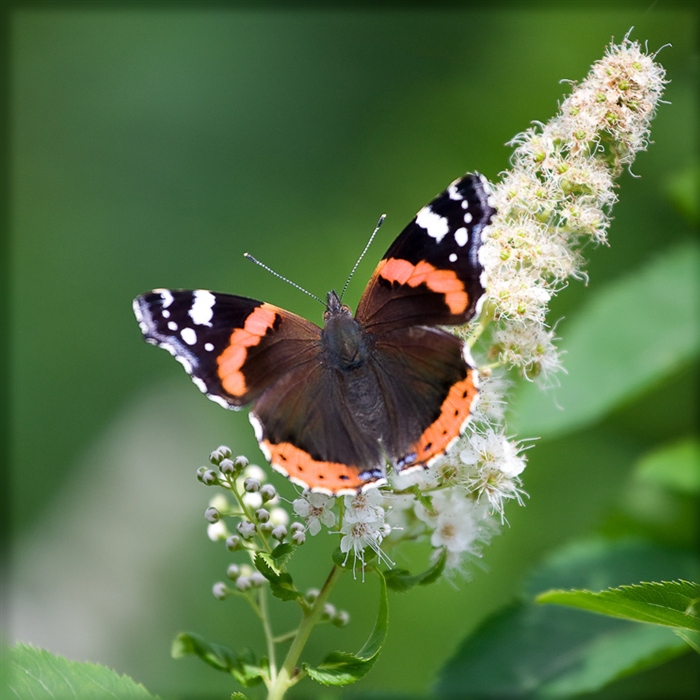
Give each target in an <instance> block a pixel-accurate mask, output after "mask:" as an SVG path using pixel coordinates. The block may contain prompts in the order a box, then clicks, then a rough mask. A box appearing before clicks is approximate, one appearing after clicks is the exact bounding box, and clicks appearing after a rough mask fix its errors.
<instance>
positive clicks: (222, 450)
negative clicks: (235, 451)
mask: <svg viewBox="0 0 700 700" xmlns="http://www.w3.org/2000/svg"><path fill="white" fill-rule="evenodd" d="M230 456H231V448H230V447H226V445H220V446H219V447H217V448H216V449H215V450H214V451H213V452H212V453H211V454H210V455H209V461H210V462H211V463H212V464H217V465H218V464H220V463H221V460H222V459H227V458H228V457H230Z"/></svg>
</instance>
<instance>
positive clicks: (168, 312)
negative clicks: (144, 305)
mask: <svg viewBox="0 0 700 700" xmlns="http://www.w3.org/2000/svg"><path fill="white" fill-rule="evenodd" d="M161 313H162V314H163V318H170V311H168V310H167V309H163V311H162V312H161Z"/></svg>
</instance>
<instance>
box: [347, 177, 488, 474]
mask: <svg viewBox="0 0 700 700" xmlns="http://www.w3.org/2000/svg"><path fill="white" fill-rule="evenodd" d="M494 213H495V209H494V208H493V205H492V197H491V194H490V191H489V187H488V183H487V182H486V180H485V179H484V178H483V177H482V176H480V175H477V174H467V175H465V176H464V177H462V178H460V179H458V180H455V181H454V182H453V183H452V184H451V185H450V186H449V187H448V188H447V189H446V190H445V191H444V192H442V193H441V194H439V195H438V196H437V197H436V198H435V199H434V200H433V201H432V202H430V204H428V205H426V206H425V207H423V208H422V209H421V210H420V211H419V212H418V214H417V215H416V216H415V217H414V219H413V220H412V221H411V222H410V223H409V224H408V226H406V228H405V229H404V230H403V231H402V232H401V233H400V234H399V236H398V238H397V239H396V240H395V241H394V242H393V243H392V245H391V246H390V247H389V249H388V250H387V252H386V254H385V255H384V257H383V258H382V260H381V261H380V263H379V265H378V266H377V268H376V270H375V272H374V274H373V275H372V278H371V279H370V281H369V284H368V285H367V287H366V289H365V292H364V294H363V295H362V299H361V300H360V304H359V307H358V310H357V313H356V316H355V317H356V319H357V320H358V321H359V322H360V323H361V324H362V326H363V327H364V328H365V330H366V331H367V333H368V334H370V336H371V337H372V344H373V347H374V352H373V354H372V366H373V369H374V371H375V373H376V375H377V378H378V381H379V383H380V384H381V386H382V395H383V397H384V403H385V406H386V412H387V416H388V420H389V422H390V424H391V425H392V428H391V430H390V431H389V432H388V435H389V436H390V441H389V444H388V451H389V454H390V457H391V459H392V461H393V462H394V465H395V466H396V468H397V469H398V470H403V469H407V468H410V467H412V466H414V465H421V464H423V465H424V464H427V463H429V462H430V460H431V459H433V458H434V457H436V456H438V455H440V454H442V453H443V452H444V451H445V450H446V449H447V448H448V447H449V445H450V444H451V443H452V442H453V441H454V440H455V439H456V438H457V437H458V436H459V434H460V433H461V431H462V429H463V427H464V425H465V423H466V422H467V420H468V419H469V415H470V413H471V410H472V407H473V403H474V400H475V398H476V396H477V372H476V370H475V369H474V368H473V362H472V361H471V359H470V357H469V353H468V350H467V348H466V346H465V344H464V343H463V342H462V341H461V340H460V339H459V338H457V337H456V336H454V335H452V334H450V333H447V332H446V331H444V330H442V329H440V328H436V326H438V325H457V324H462V323H465V322H466V321H468V320H469V319H471V318H472V317H473V316H474V315H475V314H476V313H477V312H478V309H479V306H480V301H481V299H482V298H483V294H484V288H483V283H482V281H481V275H482V266H481V264H480V262H479V249H480V247H481V244H482V234H483V229H484V227H485V226H487V225H488V224H489V222H490V221H491V218H492V216H493V215H494Z"/></svg>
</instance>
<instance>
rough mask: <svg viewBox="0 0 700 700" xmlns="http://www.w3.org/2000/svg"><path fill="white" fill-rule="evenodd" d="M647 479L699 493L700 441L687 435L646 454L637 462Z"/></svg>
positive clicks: (643, 477) (679, 489)
mask: <svg viewBox="0 0 700 700" xmlns="http://www.w3.org/2000/svg"><path fill="white" fill-rule="evenodd" d="M637 474H638V475H639V476H640V478H642V479H643V480H644V481H647V482H650V483H653V484H659V485H661V486H664V487H666V488H670V489H673V490H674V491H680V492H682V493H688V494H695V495H697V494H699V493H700V440H698V439H697V438H696V437H692V438H686V439H685V440H680V441H678V442H675V443H673V444H671V445H664V446H663V447H662V448H660V449H658V450H654V451H653V452H651V453H650V454H648V455H646V456H644V457H643V458H642V459H641V460H640V462H639V464H638V465H637Z"/></svg>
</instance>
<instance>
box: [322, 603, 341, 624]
mask: <svg viewBox="0 0 700 700" xmlns="http://www.w3.org/2000/svg"><path fill="white" fill-rule="evenodd" d="M336 614H337V612H336V609H335V605H333V604H332V603H324V605H323V612H322V613H321V619H322V620H325V621H329V620H332V619H333V618H334V617H335V616H336Z"/></svg>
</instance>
